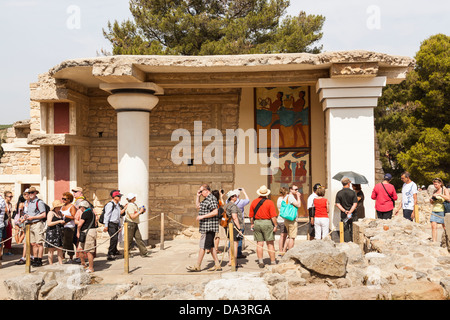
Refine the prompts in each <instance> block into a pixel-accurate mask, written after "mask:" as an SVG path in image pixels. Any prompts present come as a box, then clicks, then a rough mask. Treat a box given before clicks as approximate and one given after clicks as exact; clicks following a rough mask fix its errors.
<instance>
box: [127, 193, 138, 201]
mask: <svg viewBox="0 0 450 320" xmlns="http://www.w3.org/2000/svg"><path fill="white" fill-rule="evenodd" d="M133 198H136V195H135V194H134V193H131V192H130V193H129V194H127V200H131V199H133Z"/></svg>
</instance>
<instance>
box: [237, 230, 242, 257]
mask: <svg viewBox="0 0 450 320" xmlns="http://www.w3.org/2000/svg"><path fill="white" fill-rule="evenodd" d="M241 232H242V234H244V228H242V229H241ZM237 256H238V257H239V256H242V239H241V240H239V244H238V252H237Z"/></svg>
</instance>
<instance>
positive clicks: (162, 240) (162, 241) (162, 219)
mask: <svg viewBox="0 0 450 320" xmlns="http://www.w3.org/2000/svg"><path fill="white" fill-rule="evenodd" d="M159 249H160V250H164V212H161V245H160V246H159Z"/></svg>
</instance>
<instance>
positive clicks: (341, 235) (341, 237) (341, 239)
mask: <svg viewBox="0 0 450 320" xmlns="http://www.w3.org/2000/svg"><path fill="white" fill-rule="evenodd" d="M339 236H340V241H341V243H343V242H344V223H343V222H342V221H341V222H339Z"/></svg>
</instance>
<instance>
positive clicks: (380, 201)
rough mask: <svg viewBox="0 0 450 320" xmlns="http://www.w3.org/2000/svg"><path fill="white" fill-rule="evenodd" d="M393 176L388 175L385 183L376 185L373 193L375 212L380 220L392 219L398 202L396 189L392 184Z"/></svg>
mask: <svg viewBox="0 0 450 320" xmlns="http://www.w3.org/2000/svg"><path fill="white" fill-rule="evenodd" d="M391 180H392V175H391V174H390V173H386V174H385V175H384V180H383V182H380V183H378V184H376V185H375V187H374V188H373V191H372V199H373V200H375V210H376V211H377V217H378V218H379V219H391V218H392V211H393V209H394V207H395V200H397V192H396V191H395V187H394V186H393V185H392V184H390V181H391Z"/></svg>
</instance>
